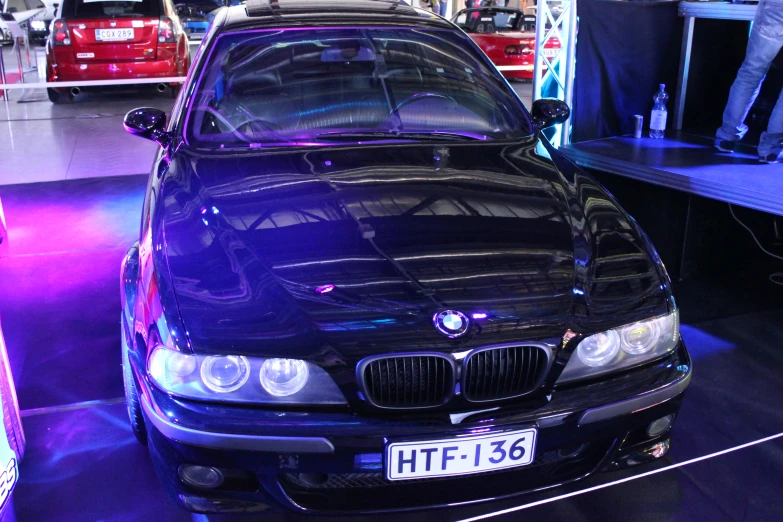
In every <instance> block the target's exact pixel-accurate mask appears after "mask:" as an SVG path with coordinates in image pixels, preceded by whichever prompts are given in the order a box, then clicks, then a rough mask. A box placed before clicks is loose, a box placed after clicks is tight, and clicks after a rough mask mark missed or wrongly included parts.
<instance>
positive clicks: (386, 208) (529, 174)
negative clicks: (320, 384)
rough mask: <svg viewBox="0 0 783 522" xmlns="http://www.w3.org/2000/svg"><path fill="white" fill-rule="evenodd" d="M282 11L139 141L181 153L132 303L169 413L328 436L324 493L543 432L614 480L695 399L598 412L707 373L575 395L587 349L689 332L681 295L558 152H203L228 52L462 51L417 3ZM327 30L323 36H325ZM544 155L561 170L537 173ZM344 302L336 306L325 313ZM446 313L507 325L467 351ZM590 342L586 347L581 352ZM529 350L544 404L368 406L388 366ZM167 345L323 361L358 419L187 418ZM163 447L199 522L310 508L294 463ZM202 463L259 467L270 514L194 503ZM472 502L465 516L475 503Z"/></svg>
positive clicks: (213, 409) (136, 347) (261, 413)
mask: <svg viewBox="0 0 783 522" xmlns="http://www.w3.org/2000/svg"><path fill="white" fill-rule="evenodd" d="M282 5H283V7H277V8H273V7H271V6H261V7H259V8H258V14H257V15H256V16H251V17H248V16H246V15H245V14H243V13H244V10H243V9H242V8H232V9H228V10H226V9H224V10H222V11H220V12H219V14H218V15H217V17H216V20H215V22H214V23H213V26H212V29H211V32H210V34H209V35H207V37H206V38H205V42H204V43H202V46H201V47H200V50H199V53H198V55H197V57H196V60H195V64H194V68H193V69H192V71H193V72H192V76H191V78H190V79H189V80H188V83H186V85H185V86H184V87H183V89H182V92H181V93H180V95H179V97H178V99H177V102H176V104H175V107H174V110H173V113H172V115H171V117H170V118H169V121H168V125H167V127H166V128H165V129H163V127H162V125H161V121H162V119H161V115H160V114H158V113H153V112H151V110H149V109H143V110H137V111H135V112H134V111H132V113H133V115H132V116H131V113H129V116H128V118H126V127H129V130H130V131H131V132H134V133H135V134H142V135H145V137H149V138H151V139H155V140H156V141H158V142H159V143H161V145H162V147H161V149H160V150H159V153H158V157H157V159H156V162H155V165H154V167H153V170H152V173H151V175H150V179H149V184H148V188H147V195H146V198H145V203H144V208H143V211H142V222H141V229H140V235H139V243H138V246H137V247H136V246H134V248H132V249H131V251H129V255H128V256H127V258H126V262H125V264H124V268H123V280H124V281H123V285H122V288H123V306H124V314H123V318H124V326H123V327H124V329H125V330H124V335H126V339H127V343H128V346H129V354H128V355H129V359H130V362H131V366H132V368H133V372H134V376H135V379H136V382H137V384H138V387H139V391H140V392H141V394H142V396H143V397H144V398H145V399H146V400H147V401H148V402H149V404H151V405H152V406H153V407H154V408H155V410H156V411H157V412H160V413H161V414H162V415H166V416H167V417H168V418H171V419H176V422H178V423H180V424H181V425H183V426H188V427H191V428H192V429H196V430H205V431H213V432H232V433H256V434H259V433H266V434H274V435H279V436H286V435H291V436H303V435H306V434H312V433H316V434H318V436H327V437H329V438H330V440H332V442H333V443H334V445H335V447H336V452H335V454H334V455H318V456H315V455H314V456H298V457H297V462H298V463H299V464H297V466H296V467H295V469H296V470H298V471H313V472H315V471H317V472H319V473H327V472H329V473H334V472H340V473H343V472H355V471H357V468H356V467H355V465H354V462H355V457H356V455H359V454H364V453H368V454H380V453H382V452H383V447H384V444H385V440H386V438H387V437H392V436H395V437H424V438H428V437H430V436H432V435H438V436H444V435H445V436H450V435H457V434H459V433H462V432H465V431H469V430H471V429H474V428H476V427H478V426H481V427H493V426H496V427H498V429H502V428H503V427H505V428H511V427H520V426H522V427H526V426H530V425H534V424H537V425H538V426H539V428H540V429H541V430H542V431H541V437H540V440H541V441H545V442H543V444H544V446H542V448H544V449H546V448H552V449H553V450H556V449H557V448H558V447H560V446H558V445H561V446H562V445H565V446H568V445H569V444H574V443H577V442H578V441H580V440H588V439H589V440H599V439H600V440H601V441H609V442H611V444H609V442H607V444H608V445H607V448H606V449H605V454H604V455H603V456H602V457H601V459H600V462H601V464H602V465H603V464H605V463H608V462H609V461H611V460H612V459H613V458H615V457H616V456H617V455H619V454H620V453H618V452H621V451H622V448H623V441H624V440H625V439H626V438H627V437H629V436H630V435H629V434H632V433H634V430H639V429H642V428H643V427H644V426H645V425H646V424H647V423H649V422H650V421H651V420H654V419H655V418H658V417H653V416H654V415H659V416H662V415H665V414H667V413H671V412H675V411H676V410H677V407H678V405H679V397H678V398H677V399H676V400H669V401H668V402H665V403H663V404H661V405H658V406H655V407H654V408H650V409H649V410H646V411H645V412H643V413H634V414H633V415H628V416H626V417H622V418H617V419H613V420H612V421H610V422H606V423H599V424H597V425H596V426H591V427H590V428H588V429H583V428H579V429H577V427H576V422H577V419H578V417H579V415H580V413H581V412H583V411H584V410H585V409H587V408H590V407H596V406H601V405H604V404H607V403H611V402H616V401H619V400H624V399H627V398H629V397H633V396H636V395H640V394H643V393H645V392H647V391H650V390H654V389H657V388H659V387H661V386H663V385H666V384H667V383H671V382H674V381H675V380H677V379H680V378H682V376H683V375H684V374H689V372H690V361H689V359H688V356H687V352H686V351H685V348H684V346H681V347H680V349H679V350H678V351H677V352H676V353H675V354H672V355H671V356H670V357H669V358H668V359H667V360H666V361H658V362H654V363H650V364H647V365H645V367H644V368H641V369H634V370H630V371H627V372H625V373H623V374H621V375H617V376H611V378H604V379H602V380H599V381H596V382H594V383H586V384H580V385H572V386H569V387H568V389H558V388H556V387H555V381H556V380H557V377H558V376H559V374H560V373H561V371H562V369H563V367H564V366H565V364H566V363H567V361H568V359H569V357H570V356H571V353H572V352H573V350H574V348H575V347H576V345H577V344H578V342H579V341H580V340H581V339H582V338H583V337H584V336H587V335H590V334H592V333H595V332H600V331H603V330H605V329H607V328H612V327H616V326H619V325H623V324H627V323H631V322H635V321H637V320H642V319H647V318H650V317H654V316H658V315H662V314H665V313H667V312H671V311H673V310H674V308H675V305H674V299H673V297H672V292H671V282H670V281H669V278H668V276H667V275H666V272H665V270H664V268H663V265H662V264H661V262H660V259H659V258H658V256H657V254H656V252H655V250H654V248H653V247H652V245H651V244H650V243H649V241H648V240H647V238H646V236H645V235H644V233H643V232H642V231H641V230H640V229H639V228H638V226H637V225H636V223H635V222H634V221H633V220H632V219H631V218H630V217H629V216H628V215H627V214H626V213H625V212H624V211H623V210H622V209H621V208H620V207H619V205H618V204H617V202H616V201H615V200H614V199H613V198H612V197H611V195H609V194H608V193H607V192H606V191H605V190H604V189H603V188H602V187H601V186H600V184H598V183H597V182H596V181H595V180H594V179H593V178H592V177H590V176H589V175H587V174H585V173H584V172H583V171H581V170H580V169H578V168H577V167H576V166H575V165H573V164H572V163H571V162H570V161H568V160H566V159H565V158H564V157H563V156H561V155H560V154H559V153H558V152H557V151H556V150H554V149H553V148H552V147H551V146H550V145H549V143H548V142H547V141H546V140H545V139H542V137H541V135H540V134H539V133H538V132H537V133H536V134H534V135H531V136H529V137H527V138H526V139H523V140H521V141H518V142H459V143H455V142H446V143H436V144H433V143H403V144H393V145H389V144H384V145H377V144H376V145H351V146H346V145H333V146H327V147H312V146H303V147H287V148H271V147H270V148H268V149H261V150H259V149H253V150H247V151H238V150H232V151H220V150H218V151H203V150H197V149H194V148H191V147H188V146H187V145H186V144H185V143H184V141H183V140H182V138H181V136H182V114H183V111H184V107H185V104H186V103H187V101H188V99H189V98H188V97H189V95H190V93H192V90H193V87H194V83H195V80H196V79H197V78H198V74H199V73H200V71H201V68H202V62H203V60H204V52H205V50H208V49H209V47H210V44H211V42H212V40H213V39H214V37H215V35H216V34H217V32H218V31H228V30H230V31H239V30H248V29H253V28H258V27H262V26H263V27H266V26H269V25H278V26H297V25H303V24H305V23H307V25H313V20H316V21H317V22H316V23H317V24H330V23H331V24H357V23H372V24H379V23H388V24H396V25H406V26H432V25H436V26H439V27H448V28H451V29H453V30H457V29H456V28H454V26H452V25H451V24H450V23H448V22H446V21H445V20H443V19H440V18H438V17H433V16H431V15H430V14H426V13H425V12H423V11H418V10H413V9H412V8H409V7H407V6H404V5H402V4H396V3H394V4H390V3H386V2H350V3H347V4H346V3H340V4H334V5H330V4H323V3H318V5H316V3H314V2H302V3H299V4H297V3H294V4H285V3H284V4H282ZM251 10H252V8H251ZM313 10H316V11H318V13H320V14H323V16H322V17H314V14H313V13H314V11H313ZM534 117H536V119H537V122H538V126H539V127H540V128H543V127H545V126H547V125H548V124H552V123H557V122H560V121H564V120H565V119H567V117H568V110H567V107H564V106H563V105H562V103H561V102H558V103H553V102H549V101H547V102H544V101H542V102H539V103H538V105H537V106H536V107H534ZM540 147H543V148H544V149H546V150H547V152H548V154H549V155H550V157H551V159H549V158H547V157H545V156H543V155H541V154H540V153H539V152H537V149H538V148H540ZM327 284H329V285H334V286H335V290H334V291H332V292H329V293H325V294H320V293H318V292H316V288H318V287H319V286H322V285H327ZM443 309H456V310H460V311H461V312H463V313H465V314H467V315H471V314H475V313H480V314H486V318H484V319H480V320H474V321H472V326H471V328H470V330H469V331H468V333H467V334H466V335H464V336H463V337H460V338H457V339H449V338H447V337H445V336H443V335H441V334H440V333H438V332H437V331H436V329H435V328H434V327H433V324H432V316H433V314H434V313H435V312H436V311H439V310H443ZM569 332H570V334H575V336H574V337H573V338H571V339H570V341H568V342H564V341H563V338H564V335H566V334H567V333H569ZM569 337H570V336H569ZM525 341H530V342H533V341H535V342H538V343H545V344H546V345H547V346H549V347H550V349H551V351H552V360H553V362H552V364H551V366H550V370H549V372H548V375H547V377H546V379H545V381H544V382H543V384H542V385H541V386H540V387H539V388H538V389H537V390H536V391H535V392H533V393H530V394H528V395H525V396H524V397H520V398H515V399H508V400H504V401H495V402H492V403H480V404H477V403H470V402H468V401H466V400H465V399H464V397H462V396H455V397H454V398H453V399H452V400H450V401H449V402H448V403H446V404H444V405H442V406H438V407H435V408H432V409H428V410H426V411H419V412H405V411H402V412H401V411H389V410H381V409H379V408H375V407H373V406H372V405H371V404H369V403H367V402H366V401H365V400H364V398H363V397H362V395H361V394H360V393H359V391H360V390H359V386H358V385H357V379H356V367H357V365H358V363H359V361H361V360H362V359H364V358H366V357H369V356H373V355H379V354H389V353H397V352H399V353H409V352H419V351H428V352H438V353H444V354H454V353H462V352H466V351H469V350H472V349H475V348H480V347H485V346H488V345H497V344H504V343H510V342H515V343H521V342H525ZM156 343H164V344H167V345H168V346H169V347H171V348H174V349H178V350H182V351H186V352H195V353H203V354H229V353H230V354H244V355H259V356H266V357H290V358H300V359H306V360H309V361H312V362H314V363H316V364H318V365H320V366H322V367H323V368H324V369H325V370H326V371H327V372H328V373H329V374H330V375H331V376H332V378H333V379H334V380H335V382H336V383H337V384H338V386H339V387H340V389H341V390H342V392H343V393H344V395H345V397H346V400H347V401H348V405H347V406H345V407H330V408H326V407H323V408H308V409H303V408H288V409H287V410H280V409H277V410H275V409H267V410H261V409H256V408H237V407H235V406H225V405H217V404H200V403H197V402H194V401H183V400H179V399H174V398H171V397H168V396H167V395H166V394H164V393H162V392H161V391H160V390H158V389H157V388H156V387H155V385H154V384H152V383H151V382H150V380H149V379H148V377H147V376H146V369H145V368H146V359H147V356H148V355H149V349H150V348H151V347H152V346H153V345H154V344H156ZM488 408H492V409H493V410H492V412H490V413H485V414H482V415H479V416H475V417H471V416H469V417H468V418H467V419H466V420H465V421H464V424H460V426H459V429H457V428H456V427H455V426H453V425H452V424H451V422H450V420H449V419H450V416H449V415H450V414H452V413H464V412H470V411H476V410H484V409H488ZM552 416H556V417H557V418H558V419H560V420H558V421H557V423H556V424H555V425H547V424H546V422H547V421H545V420H544V419H545V418H548V417H552ZM542 422H543V423H544V424H542ZM549 422H552V421H549ZM148 426H149V424H148ZM553 426H556V427H553ZM544 428H550V429H553V430H554V431H549V429H547V430H546V432H545V431H544ZM149 432H150V439H149V440H150V443H151V451H152V454H153V456H154V457H155V458H154V461H155V465H156V468H157V469H158V472H159V475H160V476H161V478H162V479H163V481H164V483H165V484H166V485H167V487H168V488H169V489H170V491H171V492H172V493H173V494H174V496H175V497H177V498H178V499H179V501H180V502H181V503H182V504H183V505H185V506H186V507H188V508H189V509H194V510H204V511H209V510H213V509H214V510H220V508H219V506H218V507H215V506H214V505H213V506H212V507H210V508H206V507H199V506H198V505H194V504H192V503H188V502H187V501H185V500H183V497H182V496H181V495H185V496H190V497H193V498H206V497H210V496H211V498H218V497H219V496H220V495H223V496H225V495H228V497H231V498H234V499H235V500H242V501H243V502H250V503H252V504H253V505H255V506H256V507H257V506H259V505H261V504H267V503H269V504H270V505H275V506H280V505H283V506H287V507H292V508H295V509H304V508H302V507H301V506H297V504H296V503H295V502H293V501H292V500H291V499H290V498H288V497H287V496H286V495H285V494H284V493H281V489H280V485H279V484H278V482H277V478H276V477H277V474H278V472H279V471H280V467H279V462H281V461H280V458H282V457H281V456H279V455H276V454H271V453H253V454H246V452H245V453H236V454H232V453H231V452H225V451H218V450H206V449H198V448H195V447H189V446H186V445H183V444H180V443H177V442H173V441H170V440H168V439H166V438H165V437H163V436H162V435H161V434H160V433H159V432H158V431H157V430H155V429H149ZM647 442H650V441H647ZM183 462H191V463H194V462H195V463H204V464H208V465H224V466H228V467H238V468H240V469H243V470H245V471H249V472H251V473H253V474H254V476H255V477H257V479H258V480H259V481H260V482H261V484H262V486H264V487H263V488H262V490H260V491H259V492H256V493H252V494H249V493H242V494H236V493H231V492H229V493H226V492H216V493H211V494H207V493H205V492H203V491H202V492H198V491H196V492H194V491H188V490H187V488H186V487H185V486H183V485H182V484H181V483H180V482H179V480H178V479H177V475H176V469H177V466H178V465H179V464H180V463H183ZM243 463H244V464H243ZM595 469H597V466H594V467H593V468H591V469H590V470H588V471H590V472H591V471H594V470H595ZM579 476H581V475H579ZM575 478H579V477H578V476H574V477H571V478H569V479H568V480H572V479H575ZM457 482H458V481H457ZM457 482H455V490H454V495H455V499H459V498H462V496H463V494H464V493H465V491H462V492H461V491H460V490H459V484H457ZM555 483H557V481H554V482H553V481H550V482H549V483H548V485H549V486H551V485H553V484H555ZM542 487H543V486H542ZM468 489H469V488H468ZM215 495H217V496H218V497H216V496H215ZM482 498H483V497H482ZM476 500H479V498H476ZM411 507H422V506H411ZM368 510H370V511H372V510H373V509H368Z"/></svg>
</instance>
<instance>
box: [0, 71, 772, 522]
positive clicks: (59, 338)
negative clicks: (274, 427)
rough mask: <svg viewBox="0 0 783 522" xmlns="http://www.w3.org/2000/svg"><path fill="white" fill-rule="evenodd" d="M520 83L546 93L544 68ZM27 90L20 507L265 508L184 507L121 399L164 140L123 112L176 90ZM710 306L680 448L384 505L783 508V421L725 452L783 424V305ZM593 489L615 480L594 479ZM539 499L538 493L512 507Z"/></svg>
mask: <svg viewBox="0 0 783 522" xmlns="http://www.w3.org/2000/svg"><path fill="white" fill-rule="evenodd" d="M6 63H8V62H6ZM515 87H517V88H518V89H520V90H522V91H523V95H527V96H529V92H530V85H529V84H515ZM39 94H40V93H39ZM22 95H23V94H22V93H21V92H20V91H15V92H14V93H13V94H12V101H11V102H9V103H6V104H2V102H0V105H2V107H0V121H1V122H2V125H0V158H2V159H0V162H2V166H0V200H2V203H3V207H4V211H5V216H6V220H7V225H8V231H9V243H8V244H9V250H8V252H7V255H6V257H3V258H0V318H2V326H3V331H4V334H5V339H6V342H7V345H8V348H9V352H10V358H11V365H12V370H13V374H14V378H15V380H16V384H17V390H18V395H19V402H20V406H21V409H22V415H23V422H24V429H25V433H26V436H27V453H26V455H25V459H24V460H23V462H22V464H21V469H20V477H21V479H20V480H21V482H20V484H19V486H18V488H17V490H16V492H15V507H16V515H17V519H18V520H19V521H21V522H28V521H30V522H38V521H46V522H49V521H52V522H55V521H68V522H71V521H98V520H101V521H118V522H119V521H135V520H139V521H180V520H182V521H185V520H194V521H203V520H213V521H217V520H221V521H222V520H226V521H228V522H230V521H239V520H248V519H247V518H242V517H204V516H200V515H190V514H188V513H186V512H184V511H182V510H180V509H179V508H178V507H176V506H175V505H174V503H173V502H172V501H171V500H169V498H168V497H167V496H166V494H165V492H164V491H163V489H162V487H161V486H160V484H159V482H158V480H157V478H156V477H155V475H154V473H153V470H152V467H151V463H150V459H149V457H148V455H147V452H146V449H145V448H143V447H142V446H140V445H138V444H137V443H136V442H135V439H134V437H133V435H132V433H131V431H130V428H129V426H128V423H127V418H126V412H125V408H124V403H123V398H122V377H121V367H120V343H119V321H118V315H119V310H120V307H119V291H118V290H119V289H118V274H119V263H120V259H121V258H122V255H123V254H124V252H125V249H126V248H127V247H128V246H129V245H130V244H131V243H132V242H133V241H134V239H135V238H136V236H137V235H138V226H139V213H140V208H141V200H142V196H143V193H144V188H145V185H146V176H145V175H144V173H145V172H146V171H147V170H148V168H149V166H150V163H151V159H152V155H153V153H154V146H153V145H152V144H151V143H148V142H144V141H143V140H140V139H137V138H133V137H131V136H129V135H127V134H126V133H124V131H123V130H122V127H121V120H122V116H123V114H124V112H125V111H127V110H128V109H131V108H133V107H136V106H140V105H153V106H157V107H160V108H163V109H166V108H168V107H170V105H171V98H170V97H168V95H167V94H157V93H154V94H153V93H148V94H147V95H139V94H138V93H135V94H132V95H130V96H129V95H120V94H118V93H116V92H113V93H98V94H90V95H85V96H84V97H83V98H82V99H80V100H78V101H77V103H75V104H73V105H70V106H52V105H51V104H50V103H49V102H48V101H31V102H28V103H18V101H19V99H20V98H21V96H22ZM28 98H29V99H36V96H32V95H28ZM40 98H41V97H40V96H37V99H40ZM37 182H47V183H37ZM686 301H688V300H687V299H683V300H682V302H686ZM693 301H695V300H691V302H693ZM702 306H703V307H704V308H705V309H707V310H710V312H709V313H701V314H699V320H698V322H694V323H689V324H686V325H685V326H684V327H683V336H684V338H685V341H686V343H687V345H688V347H689V349H690V351H691V355H692V357H693V360H694V366H695V375H694V379H693V382H692V385H691V387H690V389H689V391H688V393H687V397H686V399H685V401H684V405H683V407H682V410H681V412H680V417H679V419H678V422H677V424H676V426H675V429H674V432H673V444H672V449H671V451H670V453H669V454H668V455H667V456H666V457H665V458H663V459H661V461H659V462H658V463H656V464H655V465H652V466H644V467H640V468H635V469H630V470H626V471H621V472H613V473H606V474H601V475H597V476H594V477H591V478H590V479H588V480H586V481H584V482H580V483H577V484H573V485H571V486H569V487H565V488H558V489H555V490H551V491H548V492H544V493H540V494H534V495H528V496H525V497H521V498H516V499H512V500H505V501H497V502H491V503H485V504H481V505H474V506H466V507H460V508H452V509H444V510H439V511H434V512H428V513H416V514H407V515H389V516H376V517H372V520H374V521H381V520H400V519H403V520H411V521H419V520H421V521H427V522H434V521H440V520H443V521H456V520H465V519H476V518H473V517H477V518H483V517H484V516H485V515H486V516H487V517H490V516H492V515H496V516H494V517H493V519H494V520H537V521H556V520H574V521H594V520H602V521H624V520H630V519H633V520H638V521H661V520H664V521H693V520H697V521H702V520H709V521H713V522H721V521H732V522H739V521H754V522H755V521H779V520H781V519H782V518H783V506H781V502H780V492H781V491H783V438H777V439H772V440H769V441H766V442H762V443H760V444H756V445H752V446H749V447H746V448H742V449H738V450H737V451H732V452H729V453H726V454H722V455H717V456H711V455H712V454H714V453H715V452H720V451H722V450H725V449H729V448H736V447H737V446H740V445H743V444H746V443H750V442H753V441H758V440H760V439H763V438H765V437H770V436H774V435H777V434H781V432H783V393H781V390H783V352H781V351H780V350H779V349H778V346H777V342H774V341H775V340H777V339H780V338H781V337H783V308H779V309H774V308H769V307H768V308H769V309H764V310H761V311H759V309H758V308H753V309H752V310H753V311H752V312H751V313H743V312H744V311H743V310H736V309H734V310H733V311H732V315H731V316H728V317H727V316H725V315H724V314H721V312H720V308H719V307H715V306H712V307H711V305H710V302H709V301H708V300H704V301H703V304H702ZM685 317H686V321H685V322H686V323H688V321H687V314H686V315H685ZM771 341H772V342H771ZM705 456H708V457H709V458H705V459H703V460H698V461H695V462H689V461H691V460H692V459H698V458H700V457H705ZM683 463H685V465H682V466H681V467H674V468H672V469H664V468H666V467H667V466H672V465H675V466H676V465H678V464H683ZM661 469H664V470H663V471H662V472H660V473H655V474H650V475H646V476H641V475H640V474H644V473H647V472H650V471H652V470H661ZM623 479H626V480H627V481H626V482H622V483H619V484H615V485H610V486H606V487H603V486H602V485H606V484H609V483H611V482H613V481H618V480H623ZM587 488H598V489H597V490H595V491H588V492H584V493H579V492H580V491H584V490H586V489H587ZM572 493H575V494H574V495H573V496H568V497H567V498H562V499H556V497H559V496H562V495H570V494H572ZM552 499H555V500H552ZM538 502H540V503H541V504H540V505H534V506H529V504H531V503H538ZM522 506H529V507H526V508H525V509H524V510H523V511H521V512H520V511H512V512H509V513H505V514H504V513H499V514H498V513H497V512H498V511H502V510H513V509H515V508H519V507H522ZM302 518H304V517H301V516H298V515H290V516H282V515H280V516H275V517H270V518H269V519H268V520H300V519H302ZM342 519H345V517H343V518H342ZM332 520H336V519H332ZM351 520H353V519H351ZM356 520H358V519H356Z"/></svg>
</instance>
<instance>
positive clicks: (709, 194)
mask: <svg viewBox="0 0 783 522" xmlns="http://www.w3.org/2000/svg"><path fill="white" fill-rule="evenodd" d="M560 151H561V152H563V153H564V154H565V155H566V156H567V157H568V158H569V159H571V160H572V161H573V162H575V163H577V164H578V165H580V166H582V167H587V168H589V169H595V170H598V171H601V172H608V173H611V174H617V175H619V176H625V177H628V178H631V179H636V180H639V181H645V182H648V183H654V184H656V185H661V186H664V187H668V188H672V189H675V190H679V191H682V192H686V193H689V194H695V195H698V196H703V197H706V198H709V199H714V200H718V201H723V202H726V203H733V204H736V205H740V206H743V207H747V208H751V209H755V210H760V211H763V212H768V213H770V214H776V215H779V216H780V215H783V163H779V164H774V165H769V164H764V163H760V162H759V161H758V156H757V153H756V148H755V147H752V146H749V145H744V144H740V145H739V146H738V150H737V151H736V152H734V153H733V154H725V153H720V152H718V151H716V150H715V149H714V148H713V140H712V139H711V138H705V137H701V136H695V135H691V134H687V133H682V132H679V133H672V134H671V135H670V137H667V138H665V139H662V140H654V139H650V138H647V137H645V138H642V139H634V138H632V137H630V136H616V137H613V138H604V139H600V140H593V141H584V142H580V143H574V144H571V145H568V146H565V147H561V148H560Z"/></svg>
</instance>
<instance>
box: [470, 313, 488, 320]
mask: <svg viewBox="0 0 783 522" xmlns="http://www.w3.org/2000/svg"><path fill="white" fill-rule="evenodd" d="M471 317H473V319H486V318H487V314H485V313H478V314H473V315H472V316H471Z"/></svg>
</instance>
